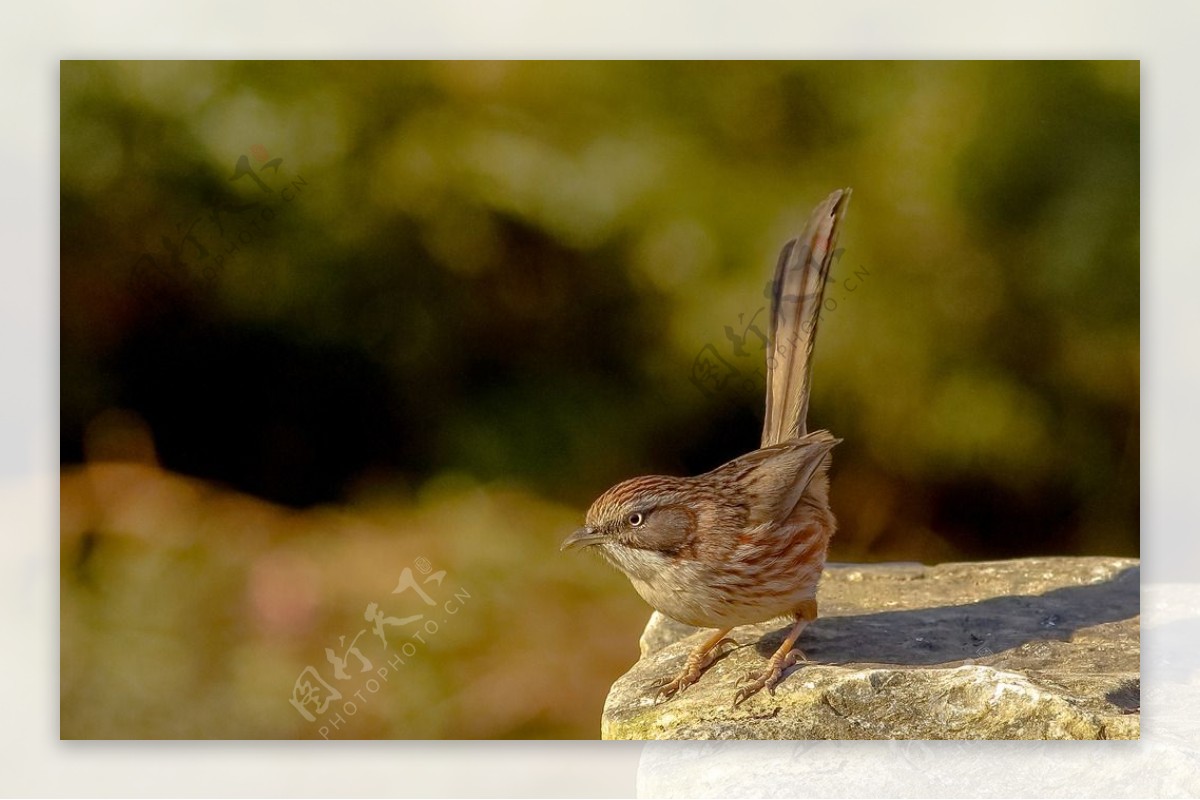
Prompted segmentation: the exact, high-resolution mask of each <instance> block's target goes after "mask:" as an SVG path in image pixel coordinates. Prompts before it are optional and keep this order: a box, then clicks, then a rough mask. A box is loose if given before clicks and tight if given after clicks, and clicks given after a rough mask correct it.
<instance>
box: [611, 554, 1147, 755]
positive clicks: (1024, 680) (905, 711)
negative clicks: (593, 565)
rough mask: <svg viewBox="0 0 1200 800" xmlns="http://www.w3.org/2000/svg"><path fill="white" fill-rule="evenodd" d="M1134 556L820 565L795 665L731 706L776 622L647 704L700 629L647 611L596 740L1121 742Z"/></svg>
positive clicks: (741, 637) (1131, 648) (1133, 687)
mask: <svg viewBox="0 0 1200 800" xmlns="http://www.w3.org/2000/svg"><path fill="white" fill-rule="evenodd" d="M1138 598H1139V562H1138V561H1137V560H1136V559H1119V558H1100V557H1097V558H1090V557H1089V558H1032V559H1021V560H1013V561H994V562H979V563H956V564H942V565H939V566H934V567H927V566H923V565H920V564H872V565H861V566H849V565H832V564H831V565H829V567H828V568H827V569H826V572H825V576H824V578H823V580H822V582H821V588H820V592H819V594H818V601H819V603H820V607H821V618H820V619H819V620H817V622H815V623H814V624H813V625H811V626H809V628H808V629H807V630H805V632H804V634H803V635H802V636H801V637H800V641H799V643H798V644H799V647H800V648H801V649H802V650H803V651H804V653H805V654H806V655H807V657H808V658H809V660H810V663H807V664H804V663H801V664H797V665H796V666H795V667H793V668H792V669H791V670H789V671H788V673H786V675H785V678H784V680H783V681H782V683H780V684H779V686H778V687H777V689H776V693H775V695H774V696H772V695H770V694H768V693H767V692H766V691H763V692H760V693H759V694H757V695H755V696H754V697H751V698H750V699H749V700H747V701H746V702H745V703H743V704H742V705H741V706H739V707H737V708H733V707H732V699H733V696H734V694H735V693H736V691H737V685H738V683H739V681H740V680H741V679H742V678H743V677H744V676H745V675H746V673H748V672H750V671H752V670H755V671H756V670H758V669H759V668H761V666H762V664H763V662H764V659H765V658H766V657H767V656H769V655H770V654H771V653H772V652H773V651H774V650H775V648H776V647H778V645H779V643H780V642H781V641H782V639H783V637H784V635H785V634H786V633H787V630H788V623H787V621H786V620H775V621H773V622H768V623H763V624H761V625H754V626H745V627H742V628H738V629H735V630H734V632H733V638H734V639H736V640H737V641H738V642H739V645H740V646H739V647H737V648H735V649H733V650H732V651H731V652H729V654H728V655H726V656H723V657H722V658H720V659H719V660H718V661H717V662H716V663H715V664H713V666H712V667H710V668H709V669H708V671H707V672H705V674H704V675H703V676H702V677H701V678H700V681H699V682H698V683H696V684H695V685H693V686H691V687H689V688H688V689H687V690H686V691H685V692H684V693H683V694H681V695H679V696H677V697H675V698H673V699H671V700H669V701H665V702H662V703H656V702H655V692H654V689H653V687H654V686H656V685H658V684H661V683H663V682H665V681H667V680H669V679H670V678H672V677H674V676H675V674H676V673H677V672H678V670H679V669H680V667H681V665H682V663H683V660H684V658H685V657H686V655H687V653H688V652H689V651H690V650H691V649H692V648H693V647H694V646H695V645H696V644H697V642H698V641H700V640H701V638H702V637H703V636H704V635H706V634H705V633H702V632H698V631H697V629H695V628H691V627H688V626H686V625H681V624H679V623H676V622H673V621H671V620H669V619H666V618H664V617H662V616H661V615H659V614H657V613H656V614H654V615H653V616H652V617H651V619H650V622H649V624H648V625H647V627H646V630H645V632H644V633H643V635H642V640H641V647H642V657H641V659H640V660H639V661H638V663H637V664H635V665H634V667H633V668H632V669H631V670H630V671H629V672H628V673H626V674H625V675H624V676H623V677H622V678H620V679H619V680H618V681H617V682H616V683H615V684H614V685H613V687H612V690H611V691H610V692H609V695H608V699H607V701H606V702H605V706H604V717H603V721H602V735H603V737H604V738H605V739H1106V738H1107V739H1136V738H1138V736H1139V706H1140V675H1139V619H1140V617H1139V608H1138Z"/></svg>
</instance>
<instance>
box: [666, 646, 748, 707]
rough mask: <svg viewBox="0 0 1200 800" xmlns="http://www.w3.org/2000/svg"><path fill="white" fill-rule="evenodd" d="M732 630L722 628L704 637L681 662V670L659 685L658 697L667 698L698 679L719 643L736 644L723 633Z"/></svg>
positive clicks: (713, 656) (716, 652)
mask: <svg viewBox="0 0 1200 800" xmlns="http://www.w3.org/2000/svg"><path fill="white" fill-rule="evenodd" d="M731 630H733V629H732V628H722V629H721V630H719V631H717V632H716V633H714V634H713V635H712V636H710V637H708V638H707V639H705V640H704V641H703V642H702V643H701V644H700V646H699V647H697V648H696V649H695V650H693V651H692V652H691V654H690V655H689V656H688V657H687V661H685V662H684V664H683V670H682V671H681V672H680V673H679V675H678V676H676V678H675V679H674V680H672V681H669V682H667V683H665V684H663V685H662V686H661V687H659V690H658V699H659V700H668V699H670V698H671V697H673V696H674V695H676V694H679V693H680V692H682V691H683V690H684V689H686V688H687V687H689V686H691V685H692V684H693V683H695V682H696V681H698V680H700V675H701V673H703V672H704V670H706V669H707V668H708V667H709V665H710V664H712V662H713V660H714V659H715V658H716V657H717V656H718V655H719V653H720V650H721V645H723V644H732V645H736V644H737V642H735V641H734V640H733V639H729V638H727V637H726V636H725V634H727V633H729V631H731Z"/></svg>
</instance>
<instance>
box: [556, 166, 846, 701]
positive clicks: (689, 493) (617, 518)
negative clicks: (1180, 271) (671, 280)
mask: <svg viewBox="0 0 1200 800" xmlns="http://www.w3.org/2000/svg"><path fill="white" fill-rule="evenodd" d="M849 202H850V190H849V189H845V190H838V191H836V192H834V193H833V194H831V195H830V196H829V197H828V198H826V200H825V202H823V203H821V204H820V205H819V206H817V208H816V209H815V210H814V211H813V213H812V216H811V217H809V220H808V224H807V226H806V227H805V229H804V232H803V233H802V234H801V235H800V236H799V237H798V238H796V239H793V240H792V241H790V242H788V243H787V244H786V245H785V246H784V248H783V252H782V253H781V254H780V256H779V263H778V265H777V266H776V268H775V280H774V283H773V286H772V301H771V335H770V340H769V344H768V347H767V410H766V419H765V421H764V423H763V433H762V446H761V447H760V448H759V449H758V450H755V451H753V452H751V453H747V454H746V455H744V456H741V457H740V458H735V459H734V460H733V461H730V462H729V463H727V464H723V465H722V466H720V467H717V468H716V469H714V470H713V471H712V472H706V473H704V474H703V475H697V476H696V477H694V478H673V477H667V476H663V475H650V476H646V477H641V478H633V479H631V480H627V481H624V482H622V483H619V484H617V485H616V486H614V487H612V488H611V489H609V490H608V491H606V492H605V493H604V494H602V495H600V497H599V498H598V499H597V500H596V502H595V503H593V504H592V507H591V508H589V509H588V512H587V517H586V525H585V527H583V528H580V529H579V530H577V531H575V532H574V533H572V534H571V535H570V536H569V537H567V539H566V541H564V542H563V543H562V549H563V550H567V549H572V548H576V547H592V546H594V547H597V548H598V549H599V550H600V552H601V553H603V554H604V556H605V558H607V559H608V561H609V562H611V563H612V564H613V565H614V566H615V567H617V569H619V570H621V571H622V572H624V573H625V574H626V575H627V576H628V577H629V580H630V581H631V582H632V583H633V587H634V588H635V589H636V590H637V592H638V594H640V595H641V596H642V598H643V599H644V600H645V601H646V602H647V603H649V604H650V605H652V606H654V608H656V609H658V610H659V611H660V612H662V613H663V614H665V615H667V616H668V617H671V618H672V619H675V620H678V621H680V622H683V623H686V624H688V625H694V626H697V627H701V628H716V632H715V633H713V634H712V635H711V636H709V637H708V638H707V639H706V640H705V641H704V642H703V643H701V645H700V646H699V647H697V648H696V649H695V650H694V651H693V652H692V653H691V655H690V656H688V658H687V661H686V662H685V663H684V667H683V670H682V671H681V672H680V673H679V675H678V677H676V678H675V679H674V680H672V681H670V682H668V683H666V684H664V685H663V686H661V687H660V688H659V698H660V699H664V698H669V697H671V696H673V695H675V694H676V693H678V692H681V691H683V690H684V689H686V688H687V687H688V686H690V685H691V684H693V683H695V682H696V681H697V680H698V679H699V678H700V675H701V673H702V672H703V671H704V670H705V668H707V667H708V666H709V665H710V664H711V663H712V662H713V660H714V659H715V658H716V656H717V654H718V653H719V650H720V647H721V645H723V644H734V642H733V640H732V639H728V638H726V634H727V633H729V631H730V630H732V629H733V628H735V627H736V626H738V625H746V624H750V623H755V622H764V621H766V620H769V619H774V618H776V617H780V616H784V615H787V616H790V617H792V618H793V619H794V620H795V624H794V625H793V626H792V629H791V631H790V632H789V633H788V635H787V638H786V639H784V641H783V644H782V645H780V647H779V649H778V650H776V652H775V654H774V655H773V656H771V658H770V660H768V661H767V664H766V666H765V668H764V669H763V670H762V671H761V672H760V673H759V674H757V675H754V676H747V682H746V683H745V685H743V686H742V687H741V688H740V689H739V690H738V692H737V694H736V696H735V697H734V701H733V702H734V705H737V704H739V703H741V702H742V701H744V700H745V699H746V698H748V697H750V696H751V695H753V694H755V693H756V692H758V691H759V690H761V689H762V688H764V687H766V688H767V689H768V691H770V692H771V693H772V694H774V691H775V686H776V684H778V683H779V681H780V679H781V676H782V674H783V671H784V670H786V669H787V668H788V667H790V666H792V665H793V664H794V663H795V662H796V661H797V660H805V659H804V655H803V654H802V653H801V652H800V651H799V650H795V649H793V647H794V645H795V644H796V639H797V638H798V637H799V636H800V633H801V631H803V630H804V627H805V626H806V625H807V624H808V623H810V622H812V621H813V620H815V619H816V618H817V601H816V594H817V583H818V581H820V578H821V571H822V569H823V568H824V566H825V553H826V550H827V549H828V547H829V539H830V537H832V536H833V532H834V529H835V527H836V525H837V523H836V521H835V520H834V516H833V512H832V511H831V510H830V508H829V479H828V477H827V473H828V470H829V464H830V461H831V451H832V450H833V447H834V445H836V444H837V443H838V442H839V441H840V440H839V439H835V438H834V437H833V436H832V435H831V434H830V433H829V432H828V431H824V430H818V431H813V432H812V433H808V432H807V416H808V395H809V380H810V374H811V371H812V352H813V343H814V341H815V340H816V335H817V323H818V321H819V320H820V310H821V304H822V302H823V298H824V294H825V282H826V280H827V278H828V275H829V268H830V264H831V263H832V261H833V257H834V248H835V246H836V244H837V237H838V232H839V227H840V225H841V222H842V219H843V218H844V216H845V213H846V206H847V205H848V204H849Z"/></svg>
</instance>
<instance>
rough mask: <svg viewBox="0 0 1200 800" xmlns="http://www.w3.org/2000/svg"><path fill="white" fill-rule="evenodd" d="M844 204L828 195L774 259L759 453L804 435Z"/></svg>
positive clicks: (843, 198) (845, 195) (840, 194)
mask: <svg viewBox="0 0 1200 800" xmlns="http://www.w3.org/2000/svg"><path fill="white" fill-rule="evenodd" d="M849 203H850V190H849V189H838V190H837V191H836V192H834V193H833V194H831V195H829V197H827V198H825V201H824V202H823V203H821V204H820V205H819V206H817V207H816V208H815V209H814V210H813V213H812V216H810V217H809V218H808V224H807V225H806V226H805V227H804V232H803V233H802V234H800V236H799V237H797V238H795V239H793V240H791V241H790V242H788V243H787V244H786V245H784V246H783V252H781V253H780V254H779V264H778V266H776V267H775V282H774V283H773V285H772V294H771V339H770V343H769V344H768V346H767V413H766V419H765V420H764V422H763V434H762V446H763V447H769V446H771V445H773V444H779V443H781V442H786V441H788V440H789V439H795V438H798V437H800V436H803V435H804V434H805V433H807V418H808V392H809V387H810V383H809V380H810V375H811V373H812V355H813V343H814V342H815V341H816V339H817V323H818V322H819V321H820V315H821V304H822V303H823V302H824V299H825V281H826V279H827V278H828V276H829V267H830V265H831V264H832V263H833V258H834V248H836V247H837V238H838V229H839V228H840V227H841V222H842V219H843V218H844V217H845V215H846V206H847V205H849Z"/></svg>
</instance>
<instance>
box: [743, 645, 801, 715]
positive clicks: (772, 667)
mask: <svg viewBox="0 0 1200 800" xmlns="http://www.w3.org/2000/svg"><path fill="white" fill-rule="evenodd" d="M798 661H803V662H807V661H808V659H807V658H805V656H804V653H802V652H800V651H799V650H791V651H789V652H788V653H786V654H784V655H782V656H779V655H778V654H777V655H775V656H772V657H771V660H770V661H768V662H767V665H766V666H765V667H763V669H762V671H761V672H759V673H757V674H755V673H754V672H747V673H746V676H745V677H744V678H743V679H742V682H743V683H745V684H746V685H745V686H743V687H741V688H740V689H738V691H737V694H735V695H734V696H733V707H734V708H737V707H738V706H740V705H741V704H742V703H744V702H746V700H748V699H750V698H751V697H753V696H754V695H756V694H758V693H759V692H760V691H762V690H763V689H766V690H767V692H768V693H769V694H770V695H771V696H772V697H774V696H775V687H776V686H778V685H779V683H780V681H782V680H783V673H784V672H785V671H787V670H788V669H791V668H792V667H793V666H795V665H796V662H798Z"/></svg>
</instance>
